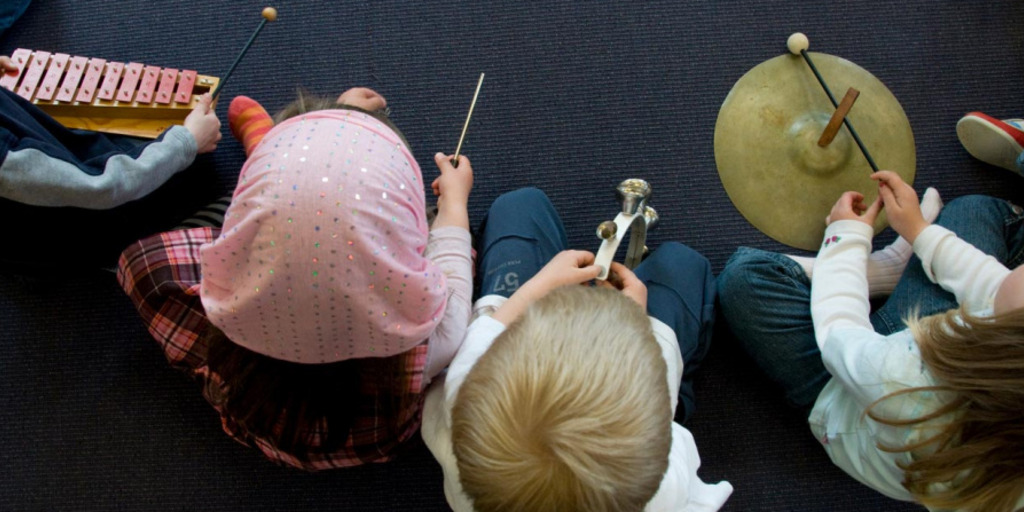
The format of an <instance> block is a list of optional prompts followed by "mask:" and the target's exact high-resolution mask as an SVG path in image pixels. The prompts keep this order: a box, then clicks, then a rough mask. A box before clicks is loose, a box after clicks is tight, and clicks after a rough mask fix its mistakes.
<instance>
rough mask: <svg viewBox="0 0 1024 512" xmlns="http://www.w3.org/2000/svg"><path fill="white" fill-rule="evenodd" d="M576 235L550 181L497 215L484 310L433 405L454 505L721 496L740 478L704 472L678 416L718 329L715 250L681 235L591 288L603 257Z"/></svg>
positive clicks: (503, 201)
mask: <svg viewBox="0 0 1024 512" xmlns="http://www.w3.org/2000/svg"><path fill="white" fill-rule="evenodd" d="M566 245H567V240H566V235H565V231H564V228H563V227H562V224H561V221H560V220H559V219H558V216H557V214H556V213H555V210H554V207H553V206H552V205H551V203H550V202H549V201H548V199H547V197H546V196H545V195H544V194H543V193H542V192H540V191H539V190H537V189H524V190H519V191H516V192H512V193H509V194H505V195H503V196H501V197H499V198H498V199H497V201H495V203H494V205H493V206H492V207H491V209H490V212H489V213H488V216H487V219H486V220H485V225H484V227H483V229H482V236H481V249H482V250H481V252H480V270H479V272H478V275H479V276H480V277H481V279H482V281H481V290H482V291H481V294H482V295H483V296H482V297H481V298H480V299H478V301H477V303H476V305H475V307H474V309H475V310H476V311H477V312H478V313H479V314H480V315H481V316H479V317H478V318H477V319H476V320H475V321H474V322H473V323H472V325H471V326H470V328H469V331H468V332H467V335H466V340H465V341H464V342H463V344H462V347H461V348H460V349H459V352H458V354H457V355H456V357H455V359H454V360H453V361H452V364H451V367H450V368H449V370H448V372H447V375H446V376H445V377H444V379H443V380H442V379H439V380H437V381H436V382H435V383H434V384H433V385H432V387H431V389H430V390H429V391H428V393H427V399H426V403H425V405H424V411H423V415H424V419H423V438H424V441H425V442H426V443H427V446H428V448H429V449H430V451H431V452H432V453H433V454H434V457H435V458H437V460H438V462H439V463H440V464H441V467H442V469H443V470H444V489H445V496H446V497H447V499H448V504H449V505H450V506H451V507H452V508H453V509H454V510H456V511H457V512H468V511H473V510H475V511H490V510H523V511H536V510H614V511H623V510H649V511H654V510H658V511H661V510H664V511H669V510H672V511H679V510H700V511H704V510H718V508H719V507H721V506H722V504H723V503H724V502H725V501H726V499H727V498H728V497H729V495H730V494H731V492H732V487H731V486H730V485H729V483H728V482H721V483H718V484H714V485H708V484H705V483H704V482H702V481H701V480H700V478H699V477H698V476H697V473H696V472H697V468H698V467H699V466H700V457H699V455H698V454H697V447H696V445H695V444H694V440H693V436H692V435H691V434H690V432H689V431H688V430H686V428H684V427H683V426H682V425H681V424H680V423H675V422H673V415H676V416H677V417H679V418H680V422H685V421H686V419H687V418H688V417H689V415H690V414H692V412H693V406H694V401H693V387H692V377H693V371H694V370H695V369H696V368H697V364H698V363H699V361H700V360H701V359H702V358H703V357H704V355H705V353H706V352H707V349H708V346H709V342H710V337H711V328H712V324H713V321H714V300H715V288H714V280H713V277H712V275H711V270H710V264H709V263H708V261H707V260H706V259H705V258H704V257H703V256H701V255H700V254H698V253H696V252H695V251H693V250H692V249H690V248H688V247H686V246H684V245H682V244H677V243H668V244H664V245H663V246H662V247H661V248H660V249H658V250H657V251H656V252H655V253H654V254H652V255H651V257H650V258H648V259H647V260H646V261H644V262H643V263H642V264H641V265H640V266H638V267H637V269H636V273H635V274H634V273H633V272H631V271H629V270H628V269H626V268H625V267H624V266H622V265H621V264H618V263H614V264H613V265H612V268H611V269H610V270H611V271H612V273H613V274H614V276H616V278H615V284H614V285H612V284H610V283H608V282H602V283H601V284H600V286H595V287H590V286H586V285H585V283H588V282H590V281H591V280H593V279H594V278H595V277H597V275H598V273H599V272H600V268H598V267H597V266H596V265H594V255H593V254H592V253H589V252H586V251H567V250H565V247H566ZM581 284H584V285H582V286H581ZM677 405H679V406H680V407H679V408H678V409H677Z"/></svg>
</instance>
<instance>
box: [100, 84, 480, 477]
mask: <svg viewBox="0 0 1024 512" xmlns="http://www.w3.org/2000/svg"><path fill="white" fill-rule="evenodd" d="M244 100H247V99H244ZM244 100H243V101H244ZM236 101H237V100H236ZM248 101H250V102H251V100H248ZM338 101H339V103H338V104H331V103H329V102H328V103H327V105H329V106H331V107H332V108H328V109H325V110H316V109H312V108H309V106H310V105H323V104H324V102H323V101H319V102H317V101H311V100H310V99H309V98H308V97H300V100H299V101H298V102H297V104H296V105H297V106H296V105H292V106H291V107H289V109H286V110H290V111H292V112H295V113H296V115H295V116H294V117H291V118H289V119H287V120H285V121H282V122H280V123H278V124H277V125H276V126H273V127H272V128H270V129H269V130H265V134H263V137H261V138H258V140H248V141H245V142H247V144H246V145H247V146H248V149H249V152H250V155H249V158H248V160H247V161H246V163H245V165H244V167H243V168H242V171H241V174H240V176H239V182H238V186H237V188H236V190H235V192H234V195H233V197H232V200H231V205H230V206H229V207H228V209H227V211H226V213H225V216H224V225H223V228H221V229H217V228H196V229H189V230H182V231H176V232H171V233H164V234H162V235H158V236H156V237H153V238H151V239H147V240H143V241H141V242H139V243H138V244H136V245H134V246H132V247H130V248H129V249H128V250H127V251H126V252H125V253H124V255H122V259H121V265H120V272H119V277H120V278H121V282H122V285H123V286H124V288H125V290H126V291H127V292H128V293H129V295H130V296H132V298H133V299H134V300H135V302H136V305H137V306H138V307H139V310H140V312H141V313H142V314H143V317H144V319H145V320H146V321H147V323H148V325H149V327H150V331H151V333H153V334H154V336H155V337H156V338H157V339H158V341H160V342H161V343H162V344H163V346H164V349H165V352H166V354H167V356H168V358H169V359H170V360H171V362H172V364H176V365H179V366H182V367H183V368H185V369H187V370H189V371H190V372H191V373H193V374H194V375H195V376H196V377H197V378H198V379H199V380H200V382H201V383H202V384H203V392H204V395H205V396H206V398H207V399H208V400H209V401H210V402H211V404H212V405H214V407H216V408H217V410H218V411H219V412H220V414H221V418H222V421H223V426H224V429H225V430H226V431H227V432H228V433H229V434H231V435H232V436H233V437H235V438H236V439H238V440H239V441H241V442H243V443H246V444H251V445H255V446H257V447H258V448H260V449H261V450H262V451H263V452H264V454H266V455H267V456H268V457H270V458H272V459H274V460H277V461H279V462H282V463H285V464H289V465H293V466H297V467H302V468H305V469H310V470H315V469H323V468H328V467H336V466H346V465H354V464H361V463H365V462H379V461H385V460H389V459H390V458H391V457H392V456H393V452H394V449H395V448H397V447H398V446H399V445H400V444H401V442H402V441H404V440H406V439H408V438H409V437H411V436H412V435H413V434H414V433H415V432H416V430H417V429H418V427H419V421H420V414H419V410H420V407H421V405H422V392H423V389H424V388H425V386H426V385H427V384H428V383H429V381H430V379H431V378H433V377H434V376H436V375H437V374H438V373H439V372H440V371H441V370H442V369H443V368H444V367H446V366H447V365H448V363H449V362H450V361H451V358H452V357H453V356H454V354H455V351H456V350H457V349H458V347H459V344H460V343H461V341H462V338H463V335H464V333H465V330H466V326H467V324H468V320H469V314H470V299H471V293H472V271H471V266H472V263H471V250H470V235H469V230H468V228H469V220H468V213H467V206H466V202H467V200H468V196H469V192H470V189H471V188H472V183H473V177H472V167H471V166H470V163H469V161H468V160H467V159H465V157H460V161H459V165H458V166H457V167H456V166H453V165H452V164H451V162H450V161H449V157H447V156H445V155H442V154H440V153H439V154H437V155H435V162H436V164H437V165H438V168H439V170H440V173H441V174H440V177H438V178H437V179H436V180H435V181H434V182H433V183H432V188H433V191H434V193H435V194H436V195H437V196H438V214H437V217H436V219H435V220H434V222H433V224H432V225H431V226H428V224H427V214H426V200H425V193H424V190H425V186H424V182H423V179H422V174H421V171H420V168H419V165H418V164H417V162H416V160H415V159H414V158H413V156H412V153H411V152H410V150H409V148H408V146H407V145H406V143H405V141H404V138H403V137H402V136H401V134H400V133H399V132H398V131H397V129H396V128H394V127H393V126H392V125H391V124H390V122H389V121H387V120H386V118H381V117H380V116H379V115H378V114H376V113H374V111H375V110H379V109H381V108H384V107H385V106H386V102H385V100H384V98H383V97H382V96H380V95H379V94H377V93H376V92H374V91H371V90H369V89H351V90H349V91H347V92H346V93H345V94H343V95H342V96H341V97H339V98H338ZM252 104H255V102H252ZM256 106H257V107H258V105H256ZM248 107H252V105H248ZM232 108H233V109H234V110H236V111H237V109H235V108H234V105H233V107H232ZM250 110H251V108H250ZM259 110H260V111H262V108H259ZM236 113H237V112H236ZM263 115H265V111H263ZM229 117H231V118H232V121H233V123H232V124H233V129H234V128H236V126H234V125H235V124H237V123H235V122H234V120H237V119H238V116H231V115H230V113H229ZM253 119H256V121H258V122H250V123H249V124H250V126H254V125H259V124H265V123H263V121H264V120H263V119H259V118H258V116H256V117H253V116H249V118H248V120H249V121H253ZM266 121H269V118H267V119H266ZM233 131H235V133H236V134H238V133H239V131H237V130H233ZM250 139H252V138H251V137H250ZM157 274H159V277H156V276H157ZM183 304H186V305H185V306H183Z"/></svg>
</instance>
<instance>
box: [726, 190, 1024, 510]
mask: <svg viewBox="0 0 1024 512" xmlns="http://www.w3.org/2000/svg"><path fill="white" fill-rule="evenodd" d="M872 178H873V179H875V180H878V182H879V197H878V200H876V201H875V202H874V203H872V204H871V205H866V204H864V197H863V195H862V194H860V193H858V192H852V191H851V192H846V193H844V194H843V195H842V196H841V197H840V198H839V200H838V201H837V202H836V204H835V206H834V207H833V208H832V211H831V213H830V215H829V216H828V218H827V219H826V220H825V223H826V226H827V228H826V230H825V237H824V241H823V243H822V247H821V250H820V251H819V252H818V256H817V258H816V259H815V260H813V261H811V262H809V263H810V264H811V267H810V269H809V270H810V271H807V270H805V269H804V268H802V267H801V265H806V264H808V262H807V261H802V260H803V259H794V258H792V257H789V256H787V255H783V254H777V253H771V252H767V251H759V250H755V249H750V248H741V249H740V250H739V251H737V253H736V254H735V255H734V256H733V257H732V258H731V259H730V260H729V262H728V264H726V267H725V269H724V270H723V271H722V273H721V275H720V276H719V279H718V285H719V291H720V297H719V298H720V305H721V307H722V312H723V316H724V317H725V318H726V320H727V321H728V322H729V325H730V327H731V328H732V330H733V332H734V333H735V334H736V337H737V339H738V341H739V342H740V344H741V345H743V346H744V348H745V349H746V350H747V351H748V352H749V353H750V355H751V356H752V357H753V358H754V360H755V362H757V363H758V365H759V366H760V367H761V369H762V370H764V372H765V373H766V374H767V375H768V376H769V377H770V378H771V379H772V380H773V381H775V382H776V383H777V384H779V385H780V386H781V387H782V388H783V390H784V392H785V394H786V397H787V399H788V400H789V401H790V402H791V403H792V404H793V405H795V406H797V407H799V408H800V409H801V414H802V415H803V416H805V417H806V418H807V421H808V423H809V425H810V430H811V432H812V433H813V435H814V437H815V439H817V441H818V442H819V443H820V444H821V446H822V448H823V449H824V450H825V452H826V453H827V454H828V455H829V457H830V458H831V459H832V461H833V462H834V463H835V464H836V465H837V466H838V467H840V468H841V469H842V470H843V471H845V472H846V473H848V474H849V475H850V476H851V477H853V478H855V479H856V480H858V481H859V482H861V483H863V484H865V485H867V486H869V487H871V488H872V489H875V490H877V491H878V492H880V493H882V494H885V495H886V496H889V497H891V498H894V499H899V500H904V501H915V502H917V503H920V504H922V505H924V506H926V507H928V509H929V510H963V511H979V512H980V511H995V510H999V511H1012V510H1021V508H1022V507H1024V473H1022V472H1021V467H1024V437H1022V436H1021V432H1022V431H1021V427H1022V426H1024V413H1022V411H1024V267H1022V266H1021V263H1024V210H1022V209H1021V208H1020V207H1019V206H1016V205H1013V204H1011V203H1009V202H1008V201H1005V200H1002V199H997V198H994V197H986V196H965V197H959V198H957V199H955V200H953V201H951V202H950V203H949V204H948V205H947V206H945V208H944V209H942V211H941V213H938V208H937V206H938V205H937V204H936V202H937V197H938V196H937V194H934V195H933V197H934V198H933V199H932V200H931V201H928V200H927V199H926V201H925V202H923V203H922V204H921V205H919V204H918V201H917V194H916V192H915V191H914V189H913V188H912V187H911V186H910V185H908V184H906V183H904V182H903V181H902V180H901V179H900V177H899V175H897V174H896V173H893V172H890V171H881V172H878V173H875V174H873V175H872ZM926 198H927V195H926ZM928 203H931V204H930V205H929V204H928ZM883 205H884V208H885V211H886V213H887V216H888V219H889V222H890V223H891V225H892V227H893V229H894V230H896V232H897V233H899V235H900V239H899V240H898V241H897V242H898V243H902V244H905V246H906V248H907V249H912V253H913V255H915V256H914V257H911V254H905V255H904V256H903V257H902V258H896V259H891V258H890V259H889V263H888V265H890V266H898V267H899V268H900V277H899V280H898V283H897V284H896V285H895V287H894V288H890V290H889V291H890V293H891V295H889V296H888V298H887V300H886V301H885V303H884V304H883V305H882V306H881V307H879V308H878V309H876V310H874V311H873V310H872V308H871V304H870V302H869V293H870V291H871V289H872V288H873V287H874V284H875V283H874V282H875V281H876V277H877V276H878V275H880V274H879V273H876V272H873V271H872V267H873V266H878V264H879V261H877V260H876V259H874V258H872V256H873V254H872V253H871V240H872V237H873V236H874V229H873V227H872V225H873V223H874V221H875V219H876V217H877V216H878V214H879V212H880V211H881V209H882V207H883ZM928 210H930V212H929V211H928ZM936 215H937V216H938V217H937V220H936V222H935V223H934V224H933V223H932V219H935V217H936ZM908 260H909V263H908ZM1011 268H1012V269H1014V270H1012V271H1011V270H1010V269H1011ZM881 275H883V279H882V280H883V281H884V280H886V279H885V278H884V276H885V275H888V272H883V273H881Z"/></svg>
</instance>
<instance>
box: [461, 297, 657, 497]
mask: <svg viewBox="0 0 1024 512" xmlns="http://www.w3.org/2000/svg"><path fill="white" fill-rule="evenodd" d="M667 371H668V370H667V366H666V363H665V360H664V359H663V356H662V354H661V349H660V347H659V345H658V342H657V341H656V340H655V339H654V334H653V332H652V330H651V322H650V319H649V318H648V317H647V315H646V313H645V312H644V311H643V309H642V308H641V307H640V306H638V305H637V304H636V303H635V302H633V301H632V300H630V299H629V298H627V297H625V296H623V295H622V293H620V292H617V291H614V290H610V289H603V288H590V287H585V286H566V287H563V288H559V289H557V290H554V291H552V292H551V293H549V294H548V295H547V296H546V297H544V298H542V299H541V300H539V301H537V302H536V303H534V304H533V305H532V306H531V307H530V308H529V309H528V310H527V311H526V312H525V313H524V314H523V316H522V317H521V318H520V319H519V320H517V321H516V322H513V323H512V325H510V326H509V328H508V329H507V330H506V331H505V332H503V333H502V334H501V335H500V336H498V337H497V339H495V340H494V343H493V345H492V346H491V348H490V349H489V350H488V351H487V352H486V353H485V354H484V355H483V356H481V357H480V359H479V360H478V361H477V363H476V365H475V366H474V367H473V369H472V370H470V372H469V374H468V375H467V377H466V380H465V382H464V383H463V384H462V387H461V388H460V390H459V393H458V396H457V397H456V399H455V404H454V407H453V410H452V445H453V451H454V453H455V457H456V460H457V463H458V468H459V478H460V481H461V483H462V487H463V489H464V490H465V492H466V494H467V495H468V496H470V498H472V500H473V503H474V508H475V509H476V510H477V511H480V512H486V511H492V510H510V511H511V510H517V511H531V512H532V511H540V510H591V511H601V510H609V511H610V510H615V511H628V510H641V509H643V507H644V505H645V504H646V503H647V502H648V501H650V499H651V498H652V497H653V496H654V494H655V493H656V492H657V490H658V488H659V487H660V485H661V480H662V478H663V476H664V474H665V471H666V469H667V467H668V453H669V449H670V446H671V442H672V435H671V425H672V407H671V402H670V397H669V391H668V379H667V377H666V375H667Z"/></svg>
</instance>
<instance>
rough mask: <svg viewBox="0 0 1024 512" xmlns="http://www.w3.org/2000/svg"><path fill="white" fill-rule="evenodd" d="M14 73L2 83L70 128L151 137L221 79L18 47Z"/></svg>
mask: <svg viewBox="0 0 1024 512" xmlns="http://www.w3.org/2000/svg"><path fill="white" fill-rule="evenodd" d="M11 60H12V61H13V62H14V64H15V65H16V66H17V67H18V74H17V75H13V76H12V75H4V76H2V77H0V87H3V88H5V89H7V90H9V91H12V92H14V93H15V94H17V95H19V96H21V97H22V98H25V99H26V100H28V101H31V102H32V103H34V104H35V105H36V106H38V107H39V108H41V109H43V110H44V111H46V112H47V113H48V114H50V115H51V116H53V117H54V118H56V119H57V121H59V122H61V123H62V124H64V125H65V126H67V127H68V128H76V129H85V130H96V131H104V132H109V133H120V134H124V135H133V136H136V137H148V138H155V137H157V136H159V135H160V134H161V133H163V131H164V130H166V129H167V128H168V127H169V126H170V125H172V124H181V123H182V122H183V121H184V119H185V117H186V116H188V113H189V112H190V111H191V110H192V108H193V106H195V104H196V103H197V102H198V101H199V96H201V95H202V94H203V93H206V92H209V91H211V90H213V89H214V88H215V87H216V86H217V84H218V83H219V82H220V80H219V79H218V78H216V77H212V76H205V75H199V74H197V73H196V72H195V71H192V70H177V69H173V68H160V67H157V66H147V65H144V64H140V63H137V62H130V63H128V64H124V63H121V62H108V61H106V60H104V59H89V58H86V57H76V56H71V55H68V54H66V53H55V54H51V53H50V52H45V51H32V50H26V49H18V50H16V51H15V52H14V53H13V54H12V55H11Z"/></svg>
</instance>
